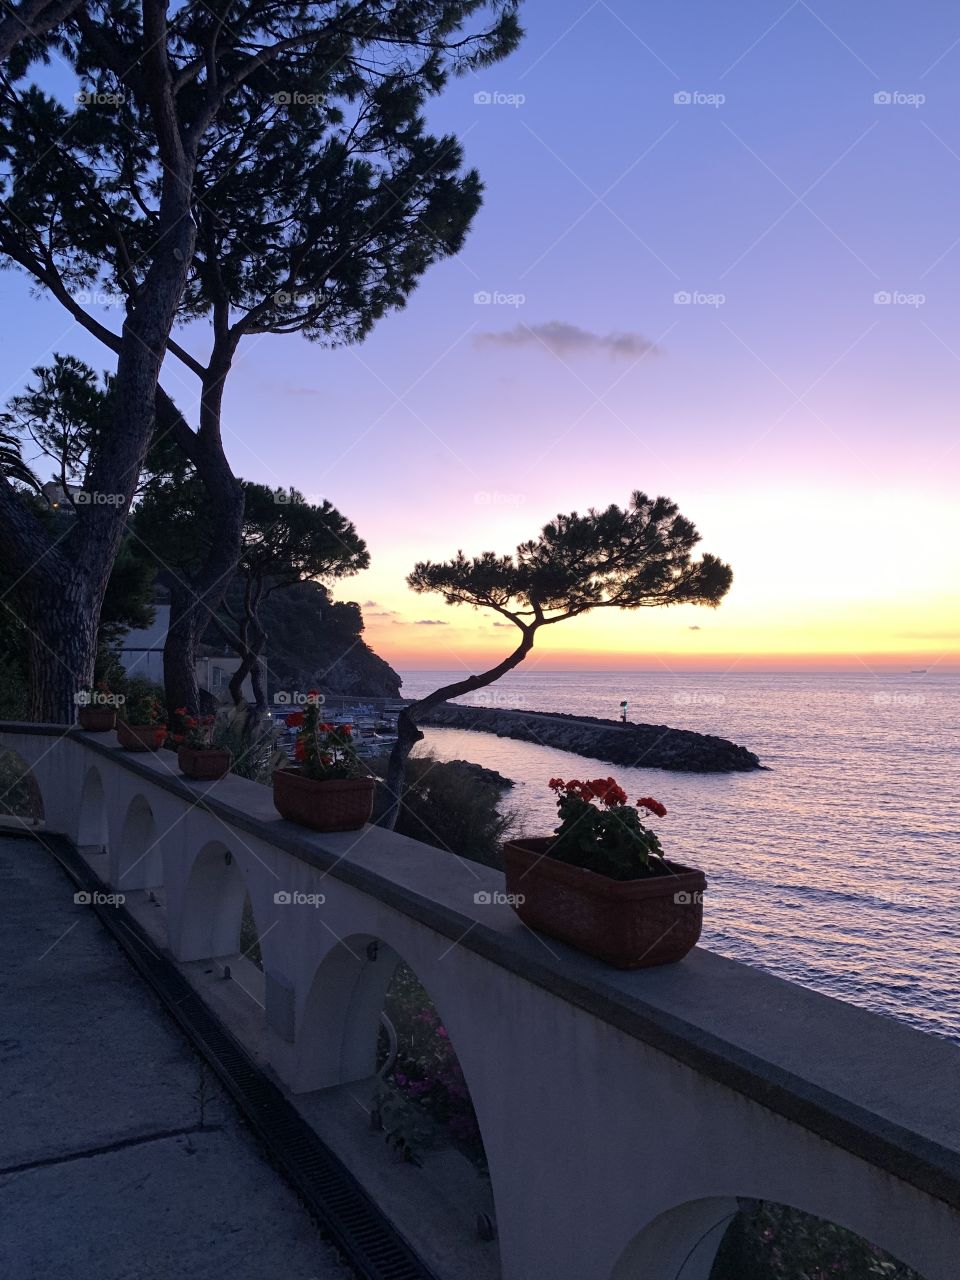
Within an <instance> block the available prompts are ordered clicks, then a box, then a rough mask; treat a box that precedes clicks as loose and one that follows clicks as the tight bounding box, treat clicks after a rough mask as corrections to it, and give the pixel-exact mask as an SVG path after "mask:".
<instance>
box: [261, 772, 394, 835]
mask: <svg viewBox="0 0 960 1280" xmlns="http://www.w3.org/2000/svg"><path fill="white" fill-rule="evenodd" d="M374 786H375V783H374V780H373V778H337V779H333V780H331V781H328V782H317V781H316V780H315V779H314V778H305V777H304V776H303V774H302V773H301V772H300V770H299V769H277V770H276V772H275V773H274V775H273V803H274V805H275V806H276V808H277V811H278V813H280V815H281V816H282V817H284V818H287V819H288V820H289V821H290V822H298V823H299V824H300V825H301V826H302V827H310V828H311V830H313V831H357V830H359V828H360V827H362V826H363V825H364V823H365V822H369V821H370V815H371V813H372V812H373V792H374Z"/></svg>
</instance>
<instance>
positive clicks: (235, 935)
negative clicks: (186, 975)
mask: <svg viewBox="0 0 960 1280" xmlns="http://www.w3.org/2000/svg"><path fill="white" fill-rule="evenodd" d="M246 896H247V884H246V880H245V879H244V875H243V872H242V870H241V869H240V866H239V864H238V862H237V860H236V858H235V857H234V855H233V853H232V852H231V850H230V849H229V848H228V847H227V846H226V845H225V844H224V843H223V842H222V841H221V840H211V841H209V842H208V843H207V844H205V845H204V846H203V848H202V849H201V850H200V851H199V853H198V854H197V856H196V857H195V858H194V859H193V862H192V864H191V866H190V871H189V873H188V875H187V880H186V884H185V886H184V890H183V899H182V904H181V909H180V914H179V919H178V921H177V936H176V938H175V940H174V946H173V949H174V953H175V954H176V957H177V959H178V960H207V959H210V958H211V957H213V956H234V955H237V954H238V953H239V951H240V922H241V919H242V916H243V904H244V900H245V898H246Z"/></svg>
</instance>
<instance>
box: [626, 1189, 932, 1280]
mask: <svg viewBox="0 0 960 1280" xmlns="http://www.w3.org/2000/svg"><path fill="white" fill-rule="evenodd" d="M768 1203H769V1202H768ZM758 1204H759V1202H757V1201H743V1202H741V1201H739V1200H737V1199H734V1198H733V1197H725V1196H724V1197H720V1196H715V1197H708V1198H704V1199H701V1200H691V1201H688V1202H687V1203H686V1204H681V1205H677V1206H676V1207H674V1208H673V1209H669V1210H668V1211H667V1212H666V1213H662V1214H660V1215H659V1216H658V1217H656V1218H654V1220H653V1221H652V1222H650V1223H648V1225H647V1226H646V1227H644V1228H643V1229H642V1230H641V1231H640V1232H639V1233H638V1234H637V1235H636V1236H634V1238H633V1240H631V1241H630V1243H629V1244H628V1246H627V1248H626V1249H625V1250H624V1252H623V1253H622V1254H621V1256H620V1258H619V1259H618V1261H617V1263H616V1265H615V1267H614V1269H613V1271H612V1272H611V1275H610V1280H661V1277H662V1280H730V1277H731V1276H732V1275H734V1274H736V1273H738V1272H739V1270H740V1266H739V1262H738V1260H737V1257H736V1256H735V1255H728V1256H727V1257H724V1252H723V1250H722V1248H721V1246H723V1244H724V1241H725V1239H726V1237H727V1235H728V1232H730V1231H731V1229H732V1228H733V1226H734V1224H735V1222H736V1221H737V1219H738V1216H739V1213H740V1210H741V1205H752V1206H758ZM769 1207H770V1208H772V1209H773V1210H774V1211H784V1212H785V1213H786V1214H788V1215H790V1216H791V1217H792V1218H794V1219H795V1220H804V1221H805V1223H811V1222H814V1223H819V1224H821V1225H822V1226H823V1228H824V1229H825V1235H824V1241H823V1245H822V1247H823V1248H824V1250H825V1251H826V1253H827V1254H829V1253H830V1250H831V1249H836V1250H837V1254H836V1258H835V1262H836V1264H837V1265H839V1266H841V1267H842V1266H846V1265H849V1260H848V1259H847V1257H846V1255H845V1253H844V1250H845V1248H846V1247H847V1245H846V1240H849V1237H850V1236H853V1237H855V1238H856V1241H857V1242H859V1244H860V1245H862V1247H863V1248H864V1249H865V1250H867V1249H869V1250H871V1251H872V1250H873V1249H874V1248H877V1249H880V1250H883V1251H887V1258H888V1259H889V1260H891V1261H892V1262H894V1263H899V1265H900V1267H901V1268H902V1273H901V1274H902V1276H903V1277H907V1276H910V1277H913V1278H914V1280H947V1277H948V1276H949V1275H951V1274H952V1271H950V1270H947V1269H944V1270H942V1271H940V1270H937V1271H929V1272H928V1271H924V1272H922V1273H921V1272H920V1271H919V1270H917V1268H918V1267H919V1266H920V1265H921V1264H922V1260H920V1261H918V1260H916V1259H914V1260H913V1261H908V1260H907V1259H906V1258H903V1259H902V1260H901V1258H900V1257H899V1256H897V1255H895V1254H894V1253H893V1252H892V1249H891V1245H892V1243H894V1242H891V1241H889V1240H887V1241H884V1240H880V1239H868V1238H867V1236H865V1235H864V1234H862V1233H861V1232H859V1231H857V1230H856V1228H855V1227H853V1226H852V1225H849V1224H847V1223H844V1222H842V1221H840V1220H839V1219H840V1217H842V1214H838V1215H837V1216H835V1217H833V1218H825V1217H823V1216H822V1215H820V1214H815V1213H813V1212H810V1211H808V1210H807V1209H804V1208H801V1207H800V1206H796V1205H784V1204H780V1203H773V1204H771V1205H770V1206H769ZM837 1228H841V1232H837V1231H836V1229H837ZM830 1232H834V1233H835V1236H834V1238H833V1240H831V1237H830V1234H829V1233H830ZM841 1233H843V1234H844V1235H845V1237H846V1239H845V1240H843V1239H840V1238H839V1237H840V1236H841ZM882 1234H885V1233H882ZM786 1243H787V1248H788V1249H789V1247H790V1246H789V1241H787V1242H786ZM854 1247H856V1246H855V1245H854ZM718 1253H719V1254H720V1259H719V1260H718ZM948 1260H949V1267H951V1268H952V1267H953V1266H954V1263H953V1260H952V1249H950V1248H947V1249H945V1251H944V1262H945V1264H947V1262H948ZM796 1261H797V1262H800V1261H801V1259H800V1258H797V1259H796ZM809 1265H811V1266H813V1265H814V1262H813V1261H812V1260H811V1261H810V1262H809ZM731 1268H732V1269H731ZM818 1273H819V1272H818ZM837 1274H844V1272H841V1271H838V1272H837ZM894 1280H899V1277H894Z"/></svg>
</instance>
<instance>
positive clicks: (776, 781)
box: [403, 671, 960, 1042]
mask: <svg viewBox="0 0 960 1280" xmlns="http://www.w3.org/2000/svg"><path fill="white" fill-rule="evenodd" d="M455 674H456V673H453V672H423V671H416V672H409V673H407V674H406V675H405V676H404V686H403V692H404V694H405V696H407V697H416V696H417V695H418V694H423V693H427V692H429V691H431V690H432V689H434V688H436V687H437V686H438V685H440V684H443V683H445V682H446V680H447V679H449V678H451V677H452V676H454V675H455ZM623 698H626V699H627V700H628V702H629V716H630V719H632V720H636V721H644V722H647V723H653V724H668V725H673V726H676V727H677V728H687V729H696V730H699V731H700V732H704V733H716V734H720V735H721V736H723V737H727V738H732V739H733V740H734V741H736V742H740V743H742V744H743V745H744V746H747V747H749V748H750V749H751V750H753V751H755V752H756V753H757V754H758V755H759V756H760V759H761V761H762V762H763V763H764V764H765V765H767V766H769V771H763V772H753V773H745V774H714V775H698V774H677V773H666V772H664V771H662V770H657V769H624V768H620V767H611V768H609V769H607V768H604V767H603V765H602V763H601V762H599V761H591V760H587V759H585V758H584V757H581V756H576V755H572V754H570V753H568V752H564V751H557V750H554V749H553V748H551V747H543V746H538V745H535V744H530V743H523V742H514V741H511V740H509V739H501V738H496V737H494V736H493V735H491V734H483V733H471V732H468V731H465V730H457V729H432V730H429V731H428V745H429V747H430V748H431V749H432V750H434V751H435V752H436V754H437V755H439V756H441V757H442V758H445V759H452V758H455V757H460V758H463V759H469V760H475V761H478V762H479V763H480V764H484V765H488V766H490V767H492V768H495V769H499V770H500V771H501V773H504V774H506V775H507V776H508V777H511V778H513V779H514V780H515V781H516V782H517V784H518V785H517V786H516V787H515V788H514V789H513V790H512V791H511V792H510V793H508V796H507V799H506V802H505V803H506V804H507V805H508V806H509V807H511V808H514V809H516V810H518V811H519V813H520V814H521V816H522V822H523V826H524V828H525V829H526V833H527V834H531V835H533V834H546V833H548V832H549V831H550V830H552V828H553V826H554V817H555V810H554V805H553V798H552V796H551V794H550V792H549V791H548V790H547V779H548V778H550V777H553V776H554V775H559V776H560V777H567V778H570V777H585V776H587V777H590V776H597V775H598V774H601V775H605V774H606V773H608V772H610V773H613V775H614V776H615V777H616V778H618V780H620V781H621V782H622V783H623V784H624V785H625V786H626V787H627V789H628V792H629V794H630V796H631V798H633V799H635V798H636V797H637V796H638V795H648V794H649V795H653V796H655V797H656V798H657V799H659V800H661V801H662V802H663V803H664V804H665V805H666V806H667V809H668V814H667V817H666V818H664V819H662V820H659V821H658V822H657V829H658V831H659V833H660V836H661V839H662V841H663V843H664V845H665V847H666V848H667V850H668V851H669V853H670V855H671V856H672V857H674V858H676V859H677V860H679V861H690V862H694V863H696V864H697V865H698V866H701V867H703V868H704V870H705V871H706V873H707V875H708V877H709V881H710V890H709V899H708V905H707V907H706V910H705V927H704V937H703V945H704V946H706V947H708V948H710V949H711V950H713V951H717V952H719V953H720V954H722V955H726V956H731V957H733V958H735V959H737V960H741V961H744V962H745V963H747V964H752V965H755V966H757V967H758V968H761V969H766V970H768V971H769V972H771V973H776V974H779V975H780V976H781V977H784V978H789V979H791V980H792V981H794V982H800V983H803V984H804V985H806V986H808V987H813V988H816V989H817V990H819V991H823V992H826V993H827V994H829V995H832V996H836V997H838V998H840V999H843V1000H849V1001H851V1002H853V1003H855V1004H860V1005H864V1006H866V1007H867V1008H870V1009H873V1010H875V1011H877V1012H880V1013H884V1014H889V1015H891V1016H893V1017H897V1018H901V1019H903V1020H904V1021H906V1022H910V1023H912V1024H914V1025H915V1026H918V1027H920V1028H922V1029H923V1030H925V1031H932V1032H935V1033H938V1034H940V1035H943V1036H947V1037H949V1038H950V1039H952V1040H955V1041H958V1042H960V893H958V890H960V763H958V761H960V676H949V675H938V674H936V672H934V671H931V672H930V673H929V674H926V675H903V676H889V675H885V676H870V675H867V674H865V675H863V676H848V675H816V676H807V675H773V674H764V675H749V674H740V675H678V676H675V675H669V674H660V673H658V674H644V673H630V674H623V673H583V672H575V673H561V672H550V673H536V672H533V673H512V674H511V675H510V676H507V677H506V678H504V679H503V680H502V681H500V682H499V683H498V684H497V685H496V686H494V687H493V688H491V689H488V690H484V691H482V692H481V693H479V694H477V695H474V697H473V698H472V699H470V698H468V699H465V701H476V702H481V703H486V704H487V705H491V704H493V705H499V706H504V707H525V708H529V709H533V710H543V711H565V712H574V713H577V712H579V713H582V714H585V715H597V716H606V717H610V718H615V717H616V716H617V715H618V714H619V703H620V701H621V699H623Z"/></svg>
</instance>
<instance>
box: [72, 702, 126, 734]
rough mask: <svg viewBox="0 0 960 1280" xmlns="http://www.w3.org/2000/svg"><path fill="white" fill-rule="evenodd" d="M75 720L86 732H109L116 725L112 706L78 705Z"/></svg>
mask: <svg viewBox="0 0 960 1280" xmlns="http://www.w3.org/2000/svg"><path fill="white" fill-rule="evenodd" d="M77 720H78V722H79V724H80V728H81V729H84V730H85V731H86V732H87V733H109V731H110V730H111V729H113V728H115V727H116V723H117V713H116V710H115V709H114V708H113V707H80V708H79V709H78V711H77Z"/></svg>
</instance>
